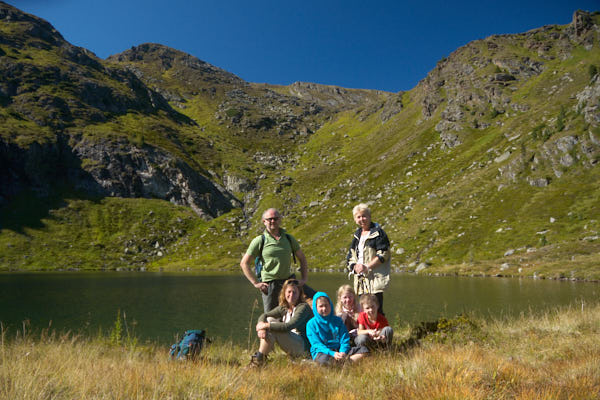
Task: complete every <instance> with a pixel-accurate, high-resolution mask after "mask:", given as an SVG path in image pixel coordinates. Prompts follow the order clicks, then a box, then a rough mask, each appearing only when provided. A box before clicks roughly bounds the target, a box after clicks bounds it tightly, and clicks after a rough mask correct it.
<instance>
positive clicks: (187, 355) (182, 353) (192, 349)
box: [169, 329, 206, 360]
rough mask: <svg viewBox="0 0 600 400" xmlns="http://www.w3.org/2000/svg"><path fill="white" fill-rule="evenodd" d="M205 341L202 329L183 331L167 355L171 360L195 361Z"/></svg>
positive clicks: (204, 333)
mask: <svg viewBox="0 0 600 400" xmlns="http://www.w3.org/2000/svg"><path fill="white" fill-rule="evenodd" d="M205 340H206V332H205V331H204V329H192V330H189V331H185V333H184V334H183V337H182V338H181V340H180V341H179V342H178V343H175V344H174V345H172V346H171V351H170V352H169V355H170V356H171V359H173V360H195V359H196V358H197V357H198V355H199V354H200V351H201V350H202V346H204V341H205Z"/></svg>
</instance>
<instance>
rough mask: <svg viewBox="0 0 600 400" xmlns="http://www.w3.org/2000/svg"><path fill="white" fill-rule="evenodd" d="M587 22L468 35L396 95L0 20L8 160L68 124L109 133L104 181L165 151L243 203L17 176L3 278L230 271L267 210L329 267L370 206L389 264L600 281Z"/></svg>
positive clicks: (595, 85) (73, 129)
mask: <svg viewBox="0 0 600 400" xmlns="http://www.w3.org/2000/svg"><path fill="white" fill-rule="evenodd" d="M584 17H585V18H587V19H585V18H584V20H585V21H587V22H586V24H584V25H578V26H577V29H576V27H575V25H574V24H570V25H566V26H548V27H544V28H540V29H538V30H534V31H530V32H527V33H523V34H518V35H501V36H492V37H490V38H487V39H484V40H478V41H475V42H472V43H469V44H468V45H466V46H464V47H462V48H460V49H457V50H456V51H455V52H453V53H452V54H451V55H449V56H448V57H447V58H444V59H442V60H440V62H439V63H438V65H437V66H436V68H434V70H432V71H431V72H430V73H429V74H428V76H427V77H425V78H424V79H423V80H422V81H421V82H420V83H419V85H417V86H416V87H415V88H413V89H412V90H410V91H407V92H402V93H398V94H390V93H384V92H378V91H365V90H351V89H343V88H336V87H331V86H323V85H315V84H308V83H295V84H293V85H290V86H272V85H266V84H251V83H247V82H244V81H242V80H241V79H239V78H238V77H236V76H234V75H233V74H230V73H228V72H226V71H223V70H221V69H219V68H217V67H214V66H211V65H210V64H207V63H205V62H203V61H201V60H198V59H196V58H195V57H192V56H190V55H187V54H185V53H182V52H178V51H176V50H173V49H169V48H167V47H164V46H161V45H156V44H145V45H140V46H138V47H135V48H132V49H131V50H128V51H126V52H124V53H121V54H117V55H115V56H111V57H110V58H109V60H99V59H97V58H95V57H94V56H93V55H91V54H89V53H88V52H86V51H85V50H83V49H79V48H75V47H73V46H70V45H68V46H67V45H65V44H64V43H63V42H61V41H62V40H63V39H62V37H60V34H58V32H56V31H53V28H51V27H50V26H49V25H44V24H42V25H40V26H42V27H43V28H44V29H42V32H46V34H44V35H39V34H38V35H37V36H35V35H32V34H31V31H32V30H31V29H29V28H27V27H28V26H31V24H33V22H31V21H29V20H28V19H27V18H29V17H20V18H22V21H21V22H19V23H18V24H15V23H10V24H6V23H3V24H0V27H1V31H0V33H1V34H2V35H3V37H5V39H6V40H4V42H2V44H0V58H2V59H3V60H4V61H6V62H7V63H9V64H10V65H13V66H14V68H12V67H11V68H12V69H10V71H12V72H11V74H13V75H11V79H13V81H11V82H13V83H14V85H13V86H15V87H18V88H19V90H16V89H14V88H13V86H10V87H9V86H6V87H4V86H3V88H4V89H2V90H3V91H0V93H5V94H6V93H9V95H6V96H5V95H2V96H3V97H2V98H0V121H1V122H2V124H0V138H1V139H2V142H0V154H2V151H3V147H2V145H6V146H8V145H13V144H17V145H18V146H19V148H23V149H30V154H34V153H35V152H34V151H33V149H35V145H36V144H41V143H44V142H53V141H58V140H59V139H58V138H59V137H61V135H62V136H64V137H66V138H67V139H66V140H67V141H68V142H69V143H73V144H74V145H76V144H81V143H84V144H85V142H86V141H90V142H96V143H100V144H102V143H119V145H118V146H114V147H115V148H116V149H117V154H111V155H110V157H111V158H109V161H103V159H102V158H101V157H97V158H93V159H92V158H84V159H80V160H78V162H79V164H80V165H78V167H79V168H80V170H81V171H83V173H85V172H90V171H95V173H96V175H95V176H102V171H103V168H107V166H106V165H104V164H102V163H103V162H106V163H108V164H113V163H114V162H115V160H116V161H118V160H120V159H122V158H123V159H124V158H126V157H125V155H127V154H120V153H118V152H123V153H128V152H130V151H131V150H130V149H135V150H136V151H139V150H140V149H142V150H145V151H150V150H151V149H160V150H161V151H163V152H165V153H168V154H170V155H172V156H173V157H174V159H173V160H170V161H168V162H167V163H166V164H167V166H169V165H171V164H176V162H175V159H176V160H182V161H183V162H184V163H185V164H186V165H187V166H189V167H190V168H191V169H193V170H194V171H195V172H196V173H198V174H199V175H202V176H204V177H208V178H210V180H211V181H212V182H214V183H215V185H217V186H218V187H220V188H224V189H223V190H228V191H229V192H230V193H231V194H232V195H233V196H235V197H236V198H237V199H238V200H239V201H240V203H239V204H242V206H241V207H239V206H235V207H234V208H233V210H232V211H229V212H227V213H226V214H224V215H220V214H219V213H216V214H215V215H220V216H218V217H217V218H214V219H209V220H207V219H202V218H200V217H198V215H196V214H194V213H193V212H192V211H191V209H190V208H185V207H181V206H178V205H175V204H173V203H176V201H173V200H171V201H172V202H169V201H168V200H169V199H168V198H165V199H162V200H161V199H158V198H152V196H147V197H148V198H119V197H98V196H95V195H93V194H91V193H90V192H85V191H84V190H81V188H78V189H77V190H75V189H74V188H73V186H72V185H71V184H70V181H69V180H68V174H66V173H65V174H63V175H60V174H58V175H57V176H58V177H55V181H52V182H51V184H49V186H50V187H49V188H48V187H45V186H43V185H42V188H41V189H40V185H39V182H38V184H37V186H36V185H33V184H31V185H30V184H29V183H28V182H27V181H20V184H21V185H22V186H25V188H24V190H21V191H20V192H18V193H20V194H14V195H13V194H11V195H10V196H7V197H6V198H0V204H1V207H0V248H1V249H2V251H1V252H0V269H1V270H39V269H117V268H126V269H129V268H131V269H140V268H143V269H159V268H164V269H187V268H190V269H205V268H211V269H221V268H225V269H232V268H238V267H237V264H238V262H239V259H240V258H241V256H242V254H243V252H244V251H245V248H246V246H247V244H248V243H249V241H250V240H251V238H252V237H253V235H255V234H257V233H258V232H260V229H261V224H260V214H261V213H262V211H263V210H264V209H266V208H268V207H272V206H274V207H278V208H280V209H281V210H282V212H283V214H284V217H285V218H284V226H285V227H286V228H287V229H288V230H289V231H291V232H292V233H293V234H294V235H295V236H296V237H297V238H298V239H299V240H300V242H301V244H302V246H303V248H304V250H305V253H306V254H307V256H308V260H309V266H310V268H315V269H332V268H333V269H337V268H341V267H342V266H343V262H344V259H345V253H346V246H347V245H348V244H349V242H350V238H351V233H352V232H353V230H354V224H353V221H352V216H351V209H352V207H353V206H354V205H356V204H357V203H359V202H365V203H367V204H369V205H370V206H371V207H372V211H373V219H374V220H375V221H376V222H379V223H380V224H381V225H382V226H383V228H384V229H385V230H386V232H387V233H388V235H389V236H390V238H391V241H392V246H393V248H392V253H393V256H392V265H393V267H394V268H395V269H396V270H398V271H415V270H417V269H418V270H423V269H424V272H425V273H460V274H467V275H513V276H516V275H520V276H536V277H551V278H569V279H570V278H572V279H599V278H600V268H599V267H598V265H599V262H600V255H599V254H600V239H599V238H598V232H599V230H600V223H599V221H598V210H600V186H599V185H598V182H600V180H599V178H600V177H599V174H600V172H598V161H599V160H600V126H599V121H600V116H599V115H598V109H599V108H598V107H600V106H598V104H599V103H598V102H599V101H600V78H599V77H598V70H600V51H599V48H598V41H599V39H598V37H597V33H596V32H597V27H598V26H600V15H598V14H597V13H593V14H585V15H584ZM32 18H33V17H32ZM36 23H37V22H36ZM28 24H29V25H28ZM36 32H38V31H36ZM38 33H39V32H38ZM23 38H26V39H23ZM40 43H41V44H40ZM69 46H70V47H69ZM81 60H83V61H81ZM9 64H6V65H9ZM7 71H8V70H7ZM14 71H18V73H14ZM90 85H91V86H90ZM89 87H95V88H97V89H98V90H97V91H94V92H90V91H86V90H85V88H89ZM0 89H1V88H0ZM9 89H10V90H9ZM99 93H100V94H101V95H99ZM64 104H66V105H67V106H64ZM40 107H41V108H40ZM38 115H39V116H44V115H46V117H48V118H46V117H44V118H46V119H44V118H42V119H40V118H37V116H38ZM34 116H35V118H34ZM57 121H58V122H59V123H58V122H57ZM105 147H109V146H105ZM6 148H9V149H10V147H6ZM97 148H103V147H102V146H98V147H97ZM149 149H150V150H149ZM6 151H8V150H6ZM113 151H115V150H114V149H113ZM84 154H85V153H84ZM121 156H123V157H121ZM35 160H36V158H34V157H33V158H30V159H27V160H26V161H24V164H25V165H26V167H27V170H28V171H30V172H31V171H33V172H31V173H33V174H35V171H36V167H35V165H36V164H35V162H34V161H35ZM2 162H6V161H5V160H3V159H0V163H2ZM37 162H39V160H38V161H37ZM150 162H152V160H150V161H146V163H150ZM0 165H1V164H0ZM62 167H63V166H62V165H56V166H54V165H51V166H41V168H42V169H44V168H45V169H52V170H55V171H57V172H60V171H61V168H62ZM129 167H130V166H128V165H125V166H124V168H123V170H125V171H126V170H127V168H129ZM159 167H161V166H153V165H150V166H149V170H151V169H152V168H154V170H159V172H160V168H159ZM161 168H162V167H161ZM45 174H46V175H48V176H51V175H52V174H50V173H48V172H46V173H45ZM46 175H44V174H40V176H41V178H40V179H39V180H42V181H43V180H44V179H45V178H44V177H45V176H46ZM2 176H4V175H2ZM9 178H10V176H9ZM119 179H126V177H122V176H120V178H119ZM186 182H187V181H186ZM180 184H181V185H182V186H184V187H185V185H186V184H187V183H180ZM28 185H29V187H28ZM21 189H23V188H21ZM15 193H17V191H16V190H15ZM236 204H238V203H236ZM157 244H158V245H157Z"/></svg>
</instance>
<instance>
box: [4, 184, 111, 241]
mask: <svg viewBox="0 0 600 400" xmlns="http://www.w3.org/2000/svg"><path fill="white" fill-rule="evenodd" d="M67 199H83V200H89V201H93V202H95V203H98V202H100V201H101V199H102V198H101V197H99V196H96V197H93V196H89V195H85V194H82V193H77V192H75V191H73V190H69V189H65V188H62V189H58V190H56V191H54V192H53V193H52V194H49V195H46V196H42V195H39V194H38V193H36V192H33V191H27V192H22V193H20V194H19V195H17V196H15V197H13V198H12V199H10V200H9V201H8V202H7V203H6V204H5V205H4V206H3V207H1V208H0V229H7V230H11V231H13V232H15V233H18V234H21V235H25V236H28V235H27V234H26V232H25V229H26V228H31V229H43V228H44V227H45V226H46V224H45V223H44V221H43V220H44V219H48V218H52V216H51V214H50V211H51V210H56V209H60V208H63V207H66V206H67V205H68V203H67Z"/></svg>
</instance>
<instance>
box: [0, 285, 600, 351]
mask: <svg viewBox="0 0 600 400" xmlns="http://www.w3.org/2000/svg"><path fill="white" fill-rule="evenodd" d="M309 278H310V279H309V284H310V285H311V286H312V287H313V288H314V289H317V290H323V291H325V292H327V293H328V294H329V295H330V297H331V298H332V300H333V301H334V302H335V292H336V290H337V288H338V287H339V286H340V285H342V284H344V283H348V280H347V279H346V276H345V275H342V274H326V273H319V274H311V275H310V277H309ZM599 294H600V286H599V285H598V284H595V283H581V282H557V281H547V280H533V279H516V278H511V279H509V278H461V277H423V276H415V275H406V274H397V275H393V277H392V282H391V284H390V287H389V288H388V290H387V291H386V292H385V295H384V300H385V301H384V310H385V312H386V315H387V317H388V319H389V320H390V323H392V324H395V323H397V322H400V323H403V322H409V323H418V322H421V321H429V320H435V319H437V318H438V317H440V316H450V317H451V316H454V315H456V314H458V313H461V312H472V313H475V314H477V315H482V316H501V315H518V314H520V313H529V312H535V313H537V312H542V311H543V310H546V309H549V308H552V307H556V306H559V305H567V304H578V305H579V306H581V302H582V301H583V302H588V303H589V302H595V301H597V300H598V299H599V298H600V297H599V296H598V295H599ZM119 310H120V311H121V312H122V313H124V314H125V315H126V318H127V327H128V329H130V330H134V331H135V334H136V335H137V336H138V337H140V338H142V339H151V340H156V341H159V342H161V343H171V342H172V341H173V339H174V336H176V335H177V333H179V332H182V331H184V330H186V329H206V330H207V331H208V334H209V336H211V337H213V338H220V339H224V340H227V339H232V340H233V341H235V342H237V343H247V341H248V339H249V333H250V334H251V335H250V337H251V340H252V341H253V340H254V332H253V329H254V324H255V322H256V319H257V317H258V315H259V313H260V312H261V310H262V303H261V300H260V296H259V293H258V291H257V290H256V289H254V287H252V286H251V285H250V284H249V283H248V281H247V280H246V279H245V278H244V277H243V276H242V274H241V273H232V274H222V273H221V274H211V273H205V274H172V273H168V274H167V273H46V274H43V273H40V274H2V275H0V321H1V322H2V324H3V326H4V329H7V328H8V329H9V332H11V331H12V332H15V331H16V329H19V328H20V327H21V325H22V323H23V321H25V320H28V321H30V324H31V326H32V328H34V329H40V328H45V327H48V325H49V324H50V323H51V324H52V327H53V328H55V329H57V330H59V331H64V330H72V331H76V332H80V331H82V332H83V333H89V334H96V333H97V332H98V330H99V329H102V330H103V331H105V332H106V331H107V330H108V329H110V328H111V327H112V325H113V323H114V321H115V320H116V316H117V312H118V311H119Z"/></svg>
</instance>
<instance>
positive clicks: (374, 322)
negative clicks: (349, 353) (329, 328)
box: [354, 294, 394, 346]
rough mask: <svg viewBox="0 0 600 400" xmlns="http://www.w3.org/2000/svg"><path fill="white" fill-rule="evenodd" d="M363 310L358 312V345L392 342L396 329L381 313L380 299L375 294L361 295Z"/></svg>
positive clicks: (356, 340)
mask: <svg viewBox="0 0 600 400" xmlns="http://www.w3.org/2000/svg"><path fill="white" fill-rule="evenodd" d="M360 305H361V306H362V309H363V312H361V313H360V314H358V332H357V334H358V336H357V337H356V339H354V343H355V344H356V345H357V346H366V345H372V344H383V345H384V346H387V345H389V344H391V343H392V337H393V336H394V331H393V330H392V327H391V326H390V324H389V323H388V320H387V318H385V316H384V315H383V314H379V313H378V312H377V309H378V308H379V301H377V296H375V295H373V294H363V295H362V296H360Z"/></svg>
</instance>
